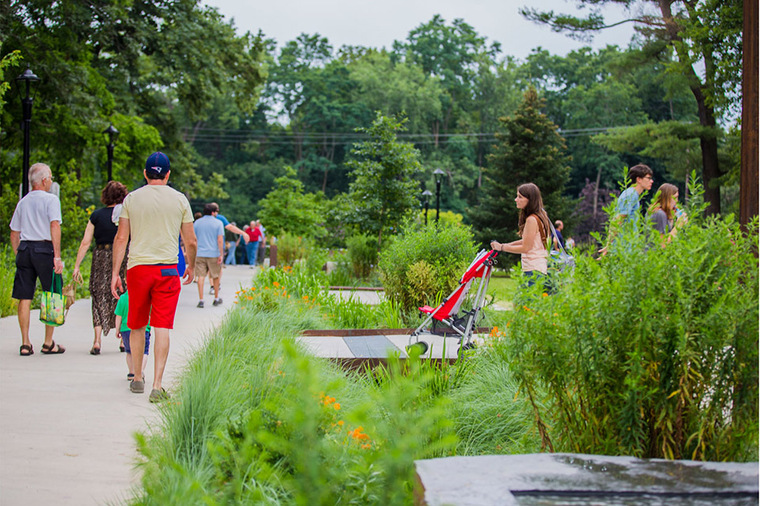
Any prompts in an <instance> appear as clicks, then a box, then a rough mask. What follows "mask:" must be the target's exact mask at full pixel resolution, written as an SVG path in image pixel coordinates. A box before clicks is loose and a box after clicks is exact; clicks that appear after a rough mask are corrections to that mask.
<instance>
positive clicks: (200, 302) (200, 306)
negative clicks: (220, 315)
mask: <svg viewBox="0 0 760 506" xmlns="http://www.w3.org/2000/svg"><path fill="white" fill-rule="evenodd" d="M195 307H199V308H201V309H203V301H202V300H199V301H198V305H197V306H195Z"/></svg>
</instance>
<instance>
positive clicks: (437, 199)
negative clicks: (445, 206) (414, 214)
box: [433, 169, 446, 223]
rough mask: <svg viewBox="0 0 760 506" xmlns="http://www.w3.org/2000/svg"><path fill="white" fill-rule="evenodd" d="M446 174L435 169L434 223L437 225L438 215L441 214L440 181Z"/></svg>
mask: <svg viewBox="0 0 760 506" xmlns="http://www.w3.org/2000/svg"><path fill="white" fill-rule="evenodd" d="M445 174H446V173H445V172H444V171H442V170H441V169H435V170H434V171H433V175H434V176H435V222H436V223H438V215H439V214H440V213H441V181H442V180H443V176H444V175H445Z"/></svg>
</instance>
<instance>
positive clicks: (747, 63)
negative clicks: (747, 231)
mask: <svg viewBox="0 0 760 506" xmlns="http://www.w3.org/2000/svg"><path fill="white" fill-rule="evenodd" d="M757 4H758V2H757V0H744V34H743V41H742V44H743V48H742V52H743V62H742V66H743V75H742V148H741V149H742V162H741V177H740V189H739V220H740V223H741V224H742V225H746V224H747V223H748V222H749V220H751V219H752V217H753V216H757V214H758V184H759V183H758V135H757V134H758V123H757V122H758V113H757V109H758V90H757V86H758V82H757V65H758V57H757V42H758V34H757V31H758V24H757Z"/></svg>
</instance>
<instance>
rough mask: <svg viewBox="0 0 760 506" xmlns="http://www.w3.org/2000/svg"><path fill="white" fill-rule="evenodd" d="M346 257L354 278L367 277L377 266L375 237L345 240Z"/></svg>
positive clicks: (357, 237)
mask: <svg viewBox="0 0 760 506" xmlns="http://www.w3.org/2000/svg"><path fill="white" fill-rule="evenodd" d="M346 245H347V256H348V260H349V262H351V268H352V269H353V273H354V276H356V277H357V278H360V279H366V278H368V277H369V275H370V273H371V272H372V269H374V267H375V265H377V250H378V244H377V237H375V236H370V235H354V236H352V237H349V238H348V239H346Z"/></svg>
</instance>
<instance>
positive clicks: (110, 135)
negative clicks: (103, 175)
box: [103, 123, 119, 181]
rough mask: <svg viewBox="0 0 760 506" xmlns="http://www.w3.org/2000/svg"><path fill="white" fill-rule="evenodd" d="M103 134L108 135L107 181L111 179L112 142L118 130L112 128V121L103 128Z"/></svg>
mask: <svg viewBox="0 0 760 506" xmlns="http://www.w3.org/2000/svg"><path fill="white" fill-rule="evenodd" d="M103 133H104V134H107V135H108V181H110V180H111V179H112V177H111V172H112V168H113V148H114V143H115V142H116V140H117V139H118V138H119V131H118V130H116V128H114V126H113V123H112V124H110V125H108V128H106V129H105V130H103Z"/></svg>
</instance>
